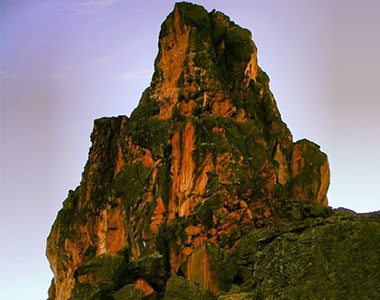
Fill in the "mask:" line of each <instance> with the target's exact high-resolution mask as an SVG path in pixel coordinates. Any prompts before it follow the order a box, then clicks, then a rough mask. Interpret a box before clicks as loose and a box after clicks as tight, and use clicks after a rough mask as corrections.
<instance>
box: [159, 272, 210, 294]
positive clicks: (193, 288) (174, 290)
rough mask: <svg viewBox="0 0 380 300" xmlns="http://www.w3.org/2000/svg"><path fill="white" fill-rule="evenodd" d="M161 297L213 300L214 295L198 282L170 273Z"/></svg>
mask: <svg viewBox="0 0 380 300" xmlns="http://www.w3.org/2000/svg"><path fill="white" fill-rule="evenodd" d="M163 299H165V300H177V299H189V300H214V299H215V297H214V296H213V295H212V294H211V293H210V292H208V291H207V290H205V289H204V288H202V287H201V286H199V285H198V284H195V283H193V282H191V281H189V280H186V279H185V278H183V277H180V276H176V275H172V276H171V277H170V278H169V280H168V282H167V284H166V289H165V295H164V298H163Z"/></svg>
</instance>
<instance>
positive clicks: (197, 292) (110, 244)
mask: <svg viewBox="0 0 380 300" xmlns="http://www.w3.org/2000/svg"><path fill="white" fill-rule="evenodd" d="M91 141H92V147H91V149H90V153H89V159H88V162H87V164H86V167H85V170H84V172H83V175H82V181H81V184H80V186H79V187H77V188H76V189H75V191H70V192H69V195H68V198H67V199H66V200H65V202H64V203H63V208H62V209H61V211H60V212H59V213H58V216H57V219H56V221H55V223H54V225H53V227H52V230H51V233H50V235H49V238H48V244H47V256H48V259H49V262H50V265H51V268H52V270H53V273H54V280H53V282H52V287H51V289H50V291H49V298H50V299H59V300H66V299H145V298H149V299H159V298H165V299H175V297H176V295H187V299H216V298H218V297H219V299H251V298H252V297H253V298H254V299H260V297H261V298H265V299H266V298H271V297H272V298H273V299H275V298H281V297H285V298H292V296H293V295H296V296H295V297H296V298H297V297H298V296H300V297H301V296H302V295H305V298H307V297H308V296H309V295H312V293H313V291H317V290H318V291H319V292H318V293H319V294H317V295H321V298H323V297H328V298H330V296H331V297H332V298H334V297H335V296H336V297H338V296H341V295H349V296H351V295H357V291H358V289H357V288H358V286H359V281H361V280H364V277H365V276H366V275H364V274H370V275H369V276H371V278H370V279H368V278H367V283H366V284H363V287H366V290H368V287H374V284H375V281H374V280H373V278H374V277H373V276H378V275H379V274H378V271H376V270H377V269H375V266H379V262H378V256H376V251H375V250H374V248H373V246H370V244H369V241H370V240H372V242H373V243H377V244H379V235H378V233H379V222H378V221H379V220H378V218H377V217H360V216H350V217H347V218H343V217H340V214H338V213H336V212H334V211H332V210H331V209H330V208H328V207H327V198H326V193H327V189H328V186H329V166H328V160H327V156H326V155H325V154H324V153H323V152H321V151H320V149H319V146H317V145H316V144H314V143H312V142H310V141H308V140H301V141H298V142H296V143H294V142H293V139H292V135H291V133H290V131H289V129H288V128H287V126H286V124H285V123H284V122H283V121H282V120H281V116H280V113H279V111H278V108H277V106H276V103H275V100H274V98H273V95H272V93H271V91H270V89H269V78H268V76H267V75H266V74H265V73H264V72H263V71H262V70H261V69H260V67H259V66H258V63H257V48H256V46H255V44H254V43H253V41H252V39H251V33H250V32H249V31H248V30H247V29H243V28H241V27H239V26H238V25H236V24H235V23H233V22H232V21H231V20H230V19H229V18H228V17H227V16H225V15H223V14H222V13H220V12H215V11H212V12H210V13H208V12H207V11H206V10H205V9H204V8H203V7H201V6H198V5H193V4H189V3H178V4H176V5H175V8H174V11H173V12H172V13H171V14H170V15H169V16H168V17H167V19H166V20H165V22H164V23H163V25H162V28H161V32H160V40H159V53H158V55H157V58H156V60H155V72H154V75H153V78H152V82H151V85H150V87H149V88H147V89H146V90H145V92H144V93H143V95H142V98H141V100H140V103H139V105H138V107H137V108H136V109H135V110H134V112H133V113H132V115H131V117H130V118H128V117H126V116H120V117H113V118H102V119H99V120H96V121H95V124H94V130H93V133H92V135H91ZM347 231H349V232H350V233H347ZM351 233H352V234H351ZM364 234H366V235H364ZM342 245H344V247H343V246H342ZM355 245H356V246H355ZM364 246H366V247H367V248H364ZM371 247H372V248H371ZM355 249H357V250H355ZM367 250H368V251H367ZM356 251H359V252H360V253H361V254H360V255H362V258H361V260H360V261H359V262H358V263H357V264H356V265H355V264H354V265H352V261H351V260H350V259H349V257H350V255H352V254H354V253H356ZM359 252H357V253H359ZM366 255H368V257H366ZM342 257H345V258H344V259H343V258H342ZM341 258H342V259H341ZM376 264H377V265H376ZM353 266H355V267H353ZM353 268H355V270H357V271H358V272H362V273H361V274H360V275H358V276H351V275H350V274H347V273H346V271H347V270H348V271H349V272H352V271H354V270H353ZM366 272H367V273H366ZM302 280H306V281H305V284H306V285H305V286H301V282H302ZM343 283H344V284H345V285H342V288H343V287H346V286H347V285H350V287H346V288H345V289H346V290H347V293H346V294H344V293H343V292H342V293H340V292H339V291H336V292H332V291H329V289H330V288H331V289H339V286H340V285H341V284H343ZM322 286H323V287H322ZM372 291H373V289H372ZM362 292H363V293H364V292H365V291H364V290H363V291H362ZM366 295H369V296H370V295H371V296H372V295H375V292H374V291H373V292H370V291H368V293H367V294H366ZM179 297H181V296H179ZM250 297H251V298H250ZM301 298H303V297H301Z"/></svg>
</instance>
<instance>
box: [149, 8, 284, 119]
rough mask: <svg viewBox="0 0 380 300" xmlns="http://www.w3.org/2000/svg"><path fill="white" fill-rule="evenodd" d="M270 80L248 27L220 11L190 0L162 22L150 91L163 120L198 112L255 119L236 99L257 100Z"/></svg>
mask: <svg viewBox="0 0 380 300" xmlns="http://www.w3.org/2000/svg"><path fill="white" fill-rule="evenodd" d="M259 77H260V78H259ZM258 82H261V84H258ZM255 84H256V85H255ZM267 84H268V78H267V77H266V76H265V74H263V72H261V70H260V68H259V66H258V64H257V49H256V46H255V44H254V42H253V41H252V37H251V32H250V31H249V30H247V29H244V28H241V27H240V26H237V25H236V24H235V23H233V22H232V21H231V20H230V19H229V18H228V17H227V16H225V15H224V14H222V13H220V12H216V11H212V12H210V13H208V12H207V11H206V10H205V9H204V8H203V7H202V6H199V5H195V4H191V3H187V2H181V3H177V4H176V5H175V7H174V11H173V12H172V13H171V14H170V15H169V16H168V17H167V19H166V20H165V22H164V23H163V24H162V26H161V32H160V40H159V53H158V55H157V58H156V61H155V74H154V76H153V80H152V84H151V90H150V98H151V99H152V100H154V102H157V103H158V104H159V111H158V118H160V119H169V118H170V117H172V115H173V113H179V114H180V115H193V114H194V112H195V113H198V114H199V113H213V114H216V115H223V116H227V117H231V116H233V115H235V114H240V117H242V116H243V115H244V116H245V117H250V116H252V113H253V112H252V113H251V114H249V113H248V114H247V112H245V111H242V110H241V111H240V112H238V110H239V108H241V106H242V105H234V104H233V102H243V101H247V100H249V101H252V100H253V98H254V94H258V96H260V95H259V93H260V89H262V88H263V87H265V86H267ZM261 93H262V95H261V97H262V96H263V90H262V91H261ZM233 99H238V100H233ZM238 106H240V107H238ZM273 110H274V111H276V113H277V108H273Z"/></svg>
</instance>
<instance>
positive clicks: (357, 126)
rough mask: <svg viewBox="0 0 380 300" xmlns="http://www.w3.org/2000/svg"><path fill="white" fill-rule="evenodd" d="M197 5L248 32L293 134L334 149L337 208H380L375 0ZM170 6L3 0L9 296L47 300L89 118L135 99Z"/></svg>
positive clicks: (5, 285) (5, 278)
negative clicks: (49, 244)
mask: <svg viewBox="0 0 380 300" xmlns="http://www.w3.org/2000/svg"><path fill="white" fill-rule="evenodd" d="M195 2H197V3H200V4H202V5H204V6H205V7H206V8H207V9H208V10H211V9H213V8H216V9H217V10H220V11H223V12H225V13H226V14H227V15H229V16H230V17H231V18H232V20H234V21H235V22H236V23H238V24H239V25H241V26H244V27H246V28H248V29H250V30H251V31H252V33H253V38H254V40H255V42H256V45H257V46H258V48H259V63H260V65H261V67H262V68H263V69H264V70H266V71H267V73H268V74H269V76H270V77H271V87H272V91H273V93H274V94H275V97H276V99H277V102H278V105H279V107H280V111H281V113H282V116H283V119H284V121H285V122H286V123H287V124H288V126H289V128H290V129H291V131H292V132H293V134H294V138H295V139H300V138H303V137H307V138H309V139H311V140H313V141H314V142H316V143H318V144H320V145H321V147H322V150H323V151H325V152H326V153H327V154H328V155H329V159H330V165H331V169H332V178H331V187H330V192H329V200H330V205H331V206H333V207H338V206H345V207H348V208H351V209H354V210H356V211H360V212H362V211H371V210H377V209H379V208H380V205H379V199H380V175H379V174H380V158H379V154H380V138H379V129H380V122H379V116H380V99H379V98H380V93H379V83H380V59H379V53H380V1H378V0H363V1H356V0H346V1H338V0H335V1H332V0H314V1H312V0H309V1H308V0H289V1H278V0H267V1H260V0H246V1H244V0H235V1H222V0H218V1H216V0H214V1H212V0H209V1H195ZM343 3H344V4H343ZM173 5H174V1H157V0H150V1H133V2H132V1H121V0H119V1H118V0H75V1H74V0H70V1H69V0H66V1H58V0H57V1H52V0H50V1H48V0H29V1H26V0H13V1H11V0H4V1H1V2H0V79H1V81H0V85H1V86H0V88H1V90H0V100H1V106H0V108H1V115H0V126H1V131H0V134H1V135H0V141H1V144H0V147H1V148H0V149H1V153H0V155H1V157H0V168H1V179H0V180H1V181H0V182H1V190H0V201H1V202H0V205H1V207H0V213H1V216H0V222H1V223H0V225H1V227H0V229H1V232H0V233H1V238H0V243H1V244H0V251H1V253H0V285H1V286H0V298H1V299H42V298H46V291H47V288H48V286H49V283H50V279H51V277H52V274H51V272H50V270H49V267H48V264H47V261H46V259H45V257H44V251H45V241H46V237H47V235H48V233H49V231H50V227H51V225H52V223H53V221H54V219H55V217H56V214H57V211H58V210H59V209H60V208H61V203H62V201H63V200H64V199H65V197H66V195H67V191H68V190H69V189H73V188H75V187H76V186H77V185H78V184H79V181H80V175H81V172H82V171H83V167H84V164H85V162H86V160H87V153H88V148H89V146H90V142H89V135H90V133H91V129H92V123H93V120H94V119H95V118H98V117H102V116H112V115H120V114H127V115H129V114H130V112H131V111H132V109H133V108H134V107H135V106H136V105H137V102H138V100H139V98H140V95H141V92H142V91H143V89H144V88H145V87H146V86H148V85H149V81H150V77H151V75H152V72H153V60H154V58H155V56H156V53H157V37H158V32H159V28H160V25H161V23H162V21H163V19H164V18H165V17H166V15H167V14H168V13H169V12H170V11H171V10H172V8H173Z"/></svg>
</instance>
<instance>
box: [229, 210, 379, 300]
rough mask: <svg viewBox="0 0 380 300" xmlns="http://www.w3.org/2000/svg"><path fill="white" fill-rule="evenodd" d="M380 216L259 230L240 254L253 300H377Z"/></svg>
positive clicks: (243, 243)
mask: <svg viewBox="0 0 380 300" xmlns="http://www.w3.org/2000/svg"><path fill="white" fill-rule="evenodd" d="M379 246H380V214H374V215H371V216H353V215H351V216H350V215H340V214H339V213H334V214H332V215H331V216H330V217H328V218H315V219H307V220H305V221H303V222H298V223H293V224H290V225H288V226H286V227H284V228H281V230H276V231H273V230H266V229H256V230H253V231H252V232H251V233H249V234H248V235H246V236H244V237H243V238H242V241H241V243H240V244H239V245H237V248H236V250H235V253H234V254H235V255H236V261H237V264H238V269H239V279H240V281H241V286H242V289H243V290H244V291H246V292H247V291H249V292H253V299H377V298H379V296H380V290H379V284H378V283H379V282H380V272H379V266H380V256H379V250H378V249H379V248H378V247H379Z"/></svg>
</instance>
